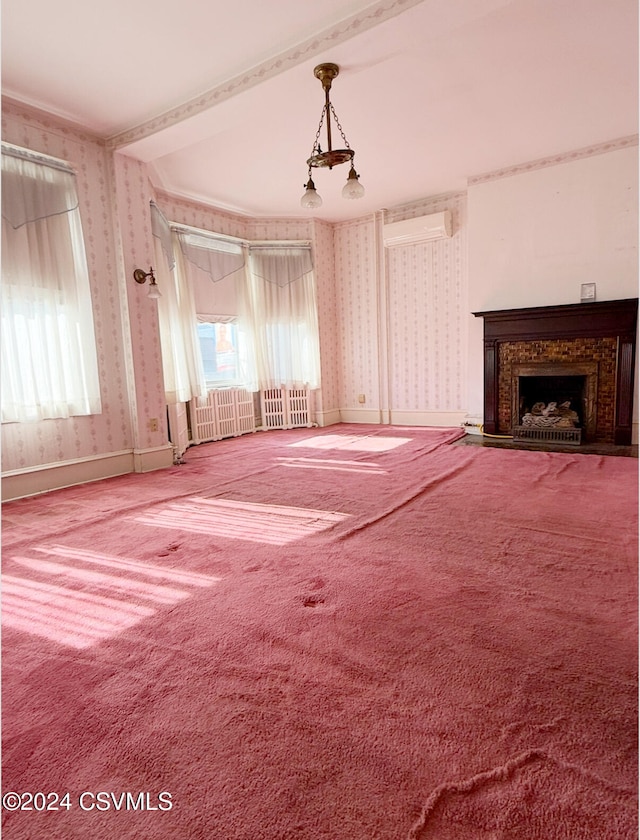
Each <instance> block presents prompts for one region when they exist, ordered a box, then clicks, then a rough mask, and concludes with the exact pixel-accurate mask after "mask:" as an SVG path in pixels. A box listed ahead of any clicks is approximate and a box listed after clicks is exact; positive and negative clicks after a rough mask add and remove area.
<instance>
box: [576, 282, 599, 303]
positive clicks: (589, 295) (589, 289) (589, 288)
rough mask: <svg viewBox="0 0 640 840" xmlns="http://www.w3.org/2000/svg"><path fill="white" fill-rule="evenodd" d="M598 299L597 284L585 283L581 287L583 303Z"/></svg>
mask: <svg viewBox="0 0 640 840" xmlns="http://www.w3.org/2000/svg"><path fill="white" fill-rule="evenodd" d="M595 299H596V284H595V283H583V284H582V286H581V287H580V300H581V302H582V303H584V302H585V301H592V300H595Z"/></svg>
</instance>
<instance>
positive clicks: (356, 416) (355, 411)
mask: <svg viewBox="0 0 640 840" xmlns="http://www.w3.org/2000/svg"><path fill="white" fill-rule="evenodd" d="M340 422H342V423H380V409H379V408H341V409H340Z"/></svg>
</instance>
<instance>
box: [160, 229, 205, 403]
mask: <svg viewBox="0 0 640 840" xmlns="http://www.w3.org/2000/svg"><path fill="white" fill-rule="evenodd" d="M172 242H173V248H172V254H173V260H174V267H173V269H170V268H169V265H168V264H167V258H166V257H167V248H166V239H163V238H161V237H155V239H154V243H155V250H156V264H157V266H158V268H157V270H156V275H157V276H156V279H157V281H158V287H159V288H160V290H161V294H162V296H161V297H160V298H158V319H159V323H160V344H161V347H162V370H163V374H164V387H165V395H166V400H167V402H168V403H171V404H173V403H179V402H188V401H189V400H190V399H191V398H192V397H201V398H204V397H206V394H207V386H206V382H205V377H204V369H203V366H202V357H201V355H200V347H199V344H198V334H197V327H196V323H197V322H196V307H195V302H194V296H193V288H192V286H191V284H190V282H189V276H188V268H187V266H186V265H185V260H184V257H183V255H182V251H181V249H180V244H179V240H178V236H177V234H175V233H174V234H172Z"/></svg>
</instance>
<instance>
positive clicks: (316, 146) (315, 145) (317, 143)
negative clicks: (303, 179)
mask: <svg viewBox="0 0 640 840" xmlns="http://www.w3.org/2000/svg"><path fill="white" fill-rule="evenodd" d="M325 113H326V108H323V109H322V116H321V117H320V122H319V123H318V130H317V131H316V139H315V140H314V141H313V148H312V149H311V154H312V155H314V154H315V153H316V152H319V151H320V132H321V131H322V126H323V124H324V115H325ZM309 171H311V167H309Z"/></svg>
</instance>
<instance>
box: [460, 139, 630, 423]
mask: <svg viewBox="0 0 640 840" xmlns="http://www.w3.org/2000/svg"><path fill="white" fill-rule="evenodd" d="M468 219H469V304H470V311H471V312H478V311H484V310H492V309H513V308H520V307H532V306H550V305H557V304H567V303H579V302H580V287H581V284H582V283H596V287H597V299H598V300H616V299H621V298H631V297H637V295H638V249H637V240H638V147H637V146H631V147H629V148H622V149H617V150H615V151H611V152H608V153H606V154H597V155H594V156H591V157H583V158H577V159H569V160H568V161H567V162H563V163H559V164H557V165H553V166H544V167H542V168H532V169H530V170H529V171H525V172H521V173H518V174H514V175H512V176H510V177H501V178H496V179H494V180H487V181H485V182H483V183H478V184H473V185H471V186H470V187H469V190H468ZM585 306H588V304H585ZM482 336H483V321H482V318H473V316H470V318H469V399H468V405H469V414H470V415H472V416H479V417H482V413H483V347H482ZM636 381H637V376H636ZM637 390H638V389H637V387H636V406H637ZM635 419H636V421H637V408H636V417H635Z"/></svg>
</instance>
